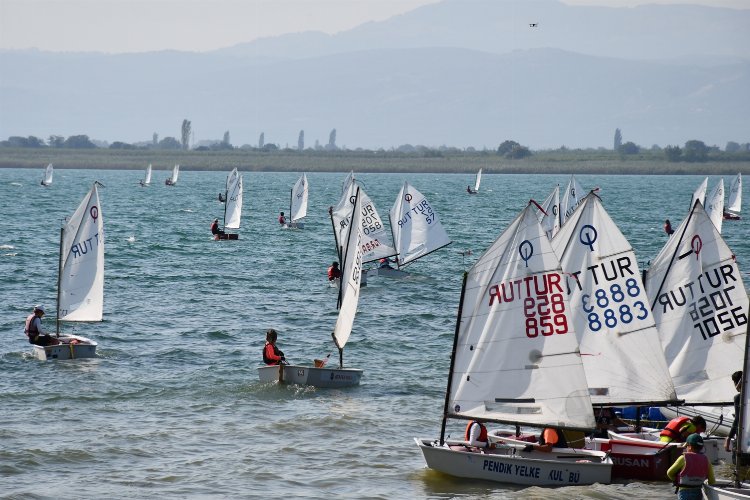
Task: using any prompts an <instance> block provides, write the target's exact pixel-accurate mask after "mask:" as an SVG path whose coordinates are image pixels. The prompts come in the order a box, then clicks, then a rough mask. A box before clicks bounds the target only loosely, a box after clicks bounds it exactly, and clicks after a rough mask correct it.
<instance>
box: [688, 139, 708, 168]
mask: <svg viewBox="0 0 750 500" xmlns="http://www.w3.org/2000/svg"><path fill="white" fill-rule="evenodd" d="M682 154H683V157H684V159H685V161H688V162H692V163H695V162H704V161H706V160H707V159H708V147H707V146H706V144H705V143H704V142H703V141H697V140H692V141H687V142H686V143H685V149H684V150H683V153H682Z"/></svg>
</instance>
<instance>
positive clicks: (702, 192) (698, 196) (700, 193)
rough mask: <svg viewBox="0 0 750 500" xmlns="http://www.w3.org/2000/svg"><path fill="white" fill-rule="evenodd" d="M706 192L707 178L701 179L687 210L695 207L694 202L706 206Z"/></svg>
mask: <svg viewBox="0 0 750 500" xmlns="http://www.w3.org/2000/svg"><path fill="white" fill-rule="evenodd" d="M706 191H708V177H706V178H705V179H703V182H701V184H700V186H698V189H696V190H695V192H694V193H693V199H692V200H691V201H690V208H689V209H688V210H692V209H693V205H695V202H696V201H700V202H701V205H705V204H706Z"/></svg>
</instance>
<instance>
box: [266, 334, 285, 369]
mask: <svg viewBox="0 0 750 500" xmlns="http://www.w3.org/2000/svg"><path fill="white" fill-rule="evenodd" d="M278 336H279V334H278V333H276V330H274V329H273V328H271V329H269V330H268V331H267V332H266V345H265V346H264V347H263V362H264V363H265V364H267V365H281V364H285V363H286V358H285V357H284V353H283V352H281V349H279V348H278V347H276V339H277V338H278Z"/></svg>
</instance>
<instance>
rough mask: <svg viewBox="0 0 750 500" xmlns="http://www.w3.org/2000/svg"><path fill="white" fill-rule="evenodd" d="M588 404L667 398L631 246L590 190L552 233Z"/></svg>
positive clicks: (669, 392)
mask: <svg viewBox="0 0 750 500" xmlns="http://www.w3.org/2000/svg"><path fill="white" fill-rule="evenodd" d="M552 248H553V249H554V251H555V253H556V254H557V256H558V257H559V258H560V262H561V265H562V270H563V272H564V273H565V282H566V289H567V291H568V300H569V301H570V307H571V315H572V318H573V325H574V327H575V332H576V335H577V337H578V343H579V345H580V350H581V357H582V359H583V367H584V369H585V371H586V380H587V382H588V386H589V393H590V395H591V401H592V402H593V403H594V404H610V405H631V404H636V403H643V404H648V403H654V404H655V403H657V402H662V403H666V402H668V401H674V400H675V399H676V397H675V390H674V386H673V385H672V379H671V377H670V375H669V367H668V366H667V362H666V360H665V359H664V354H663V353H662V350H661V343H660V341H659V333H658V332H657V330H656V326H655V324H654V318H653V316H652V315H651V306H650V304H649V301H648V298H647V297H646V291H645V289H644V287H643V283H642V282H641V275H640V270H639V269H638V260H637V259H636V257H635V252H633V248H632V247H631V246H630V243H628V241H627V239H626V238H625V236H623V234H622V233H621V232H620V230H619V229H618V227H617V225H616V224H615V223H614V221H613V220H612V219H611V218H610V216H609V214H608V213H607V211H606V210H605V209H604V207H603V206H602V202H601V200H600V199H599V197H598V196H597V195H596V194H594V193H591V194H589V195H588V196H586V198H584V199H583V201H582V202H581V205H580V206H579V207H578V209H577V210H576V211H575V212H573V215H572V216H571V217H570V218H569V219H568V221H567V222H566V223H565V225H564V226H563V227H562V229H561V230H560V232H559V233H557V235H556V236H555V237H554V238H553V239H552Z"/></svg>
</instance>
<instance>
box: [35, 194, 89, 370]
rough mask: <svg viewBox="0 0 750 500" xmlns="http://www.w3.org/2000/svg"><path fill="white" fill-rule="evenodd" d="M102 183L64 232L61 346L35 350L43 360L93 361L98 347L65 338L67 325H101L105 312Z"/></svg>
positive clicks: (81, 339) (78, 338)
mask: <svg viewBox="0 0 750 500" xmlns="http://www.w3.org/2000/svg"><path fill="white" fill-rule="evenodd" d="M97 185H98V183H96V182H95V183H94V185H93V187H92V188H91V190H90V191H89V192H88V194H87V195H86V196H85V197H84V198H83V200H82V201H81V203H80V205H78V208H77V209H76V211H75V213H74V214H73V215H72V216H71V217H70V219H68V221H67V222H65V223H64V224H63V226H62V228H61V229H60V261H59V267H58V277H57V321H56V325H57V326H56V331H57V336H58V338H59V340H60V342H61V343H60V344H56V345H50V346H38V345H35V346H34V351H33V353H34V356H35V357H36V358H38V359H41V360H47V359H75V358H92V357H94V356H96V346H97V343H96V342H94V341H93V340H91V339H89V338H86V337H81V336H79V335H61V334H60V323H61V322H63V321H101V320H102V311H103V308H104V222H103V216H102V209H101V204H100V203H99V191H98V189H97Z"/></svg>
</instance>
